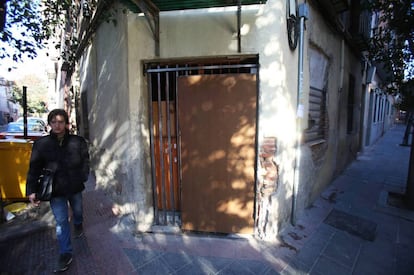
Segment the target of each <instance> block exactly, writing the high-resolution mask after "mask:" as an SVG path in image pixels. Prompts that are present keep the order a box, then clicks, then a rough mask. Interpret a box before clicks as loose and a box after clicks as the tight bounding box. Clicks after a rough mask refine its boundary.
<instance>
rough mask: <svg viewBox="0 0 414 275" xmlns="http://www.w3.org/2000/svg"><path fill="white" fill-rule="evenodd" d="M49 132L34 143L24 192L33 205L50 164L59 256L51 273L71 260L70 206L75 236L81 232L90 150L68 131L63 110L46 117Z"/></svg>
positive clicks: (62, 269)
mask: <svg viewBox="0 0 414 275" xmlns="http://www.w3.org/2000/svg"><path fill="white" fill-rule="evenodd" d="M47 122H48V124H49V125H50V127H51V130H50V135H48V136H45V137H42V138H40V139H38V140H36V141H35V142H34V144H33V148H32V154H31V158H30V166H29V172H28V175H27V182H26V195H27V196H28V198H29V200H30V202H31V203H33V204H39V203H40V201H39V200H37V198H36V192H37V190H38V178H39V176H40V174H41V173H42V170H43V169H45V168H47V169H50V168H51V167H53V170H54V171H55V173H54V178H53V192H52V198H51V200H50V207H51V209H52V212H53V215H54V217H55V221H56V237H57V240H58V243H59V253H60V254H59V259H58V263H57V266H56V268H55V269H54V272H63V271H65V270H67V269H68V268H69V265H70V263H71V262H72V253H73V250H72V243H71V229H70V223H69V205H70V207H71V209H72V214H73V215H72V219H73V226H74V237H80V236H82V234H83V228H82V222H83V214H82V212H83V210H82V191H83V190H84V189H85V185H84V182H85V181H87V180H88V175H89V153H88V146H87V143H86V141H85V139H84V138H82V137H80V136H77V135H72V134H70V133H69V117H68V114H67V113H66V111H65V110H63V109H55V110H52V111H51V112H50V113H49V115H48V118H47Z"/></svg>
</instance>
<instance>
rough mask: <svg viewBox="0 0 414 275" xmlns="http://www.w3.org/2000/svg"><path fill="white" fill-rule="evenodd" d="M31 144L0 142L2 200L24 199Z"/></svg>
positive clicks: (17, 141)
mask: <svg viewBox="0 0 414 275" xmlns="http://www.w3.org/2000/svg"><path fill="white" fill-rule="evenodd" d="M31 152H32V143H31V142H28V141H26V140H20V141H19V140H13V141H8V140H1V141H0V167H1V168H0V169H1V172H0V191H1V197H2V199H7V200H9V199H23V198H25V197H26V176H27V171H28V170H29V161H30V154H31Z"/></svg>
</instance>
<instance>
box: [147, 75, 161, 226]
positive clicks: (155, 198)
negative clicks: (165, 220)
mask: <svg viewBox="0 0 414 275" xmlns="http://www.w3.org/2000/svg"><path fill="white" fill-rule="evenodd" d="M147 80H148V94H149V97H148V108H149V129H150V150H151V179H152V191H153V192H152V193H153V194H152V198H153V201H154V202H153V203H154V216H155V223H156V224H159V223H160V217H159V212H158V194H157V179H156V172H155V171H156V167H155V149H154V139H155V138H154V127H153V125H154V118H153V108H152V88H153V87H152V73H148V77H147Z"/></svg>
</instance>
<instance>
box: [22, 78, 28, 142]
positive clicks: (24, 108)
mask: <svg viewBox="0 0 414 275" xmlns="http://www.w3.org/2000/svg"><path fill="white" fill-rule="evenodd" d="M22 101H23V102H22V103H23V138H24V139H27V87H26V86H23V97H22Z"/></svg>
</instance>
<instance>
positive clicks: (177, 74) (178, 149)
mask: <svg viewBox="0 0 414 275" xmlns="http://www.w3.org/2000/svg"><path fill="white" fill-rule="evenodd" d="M177 68H178V65H177ZM178 77H179V72H178V70H177V71H176V72H175V113H176V116H175V129H176V136H177V137H176V139H177V141H176V142H177V160H178V164H177V166H178V198H177V199H178V201H179V202H180V203H181V187H182V178H183V177H182V173H181V131H180V125H179V120H178V117H179V109H178V108H179V96H178V95H179V91H178ZM180 209H181V211H182V209H183V208H182V205H180Z"/></svg>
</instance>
